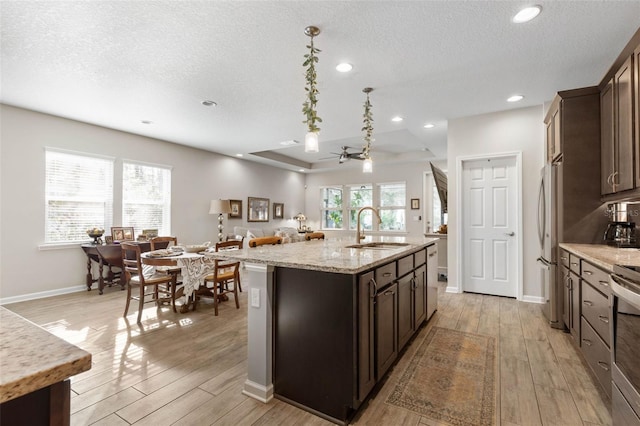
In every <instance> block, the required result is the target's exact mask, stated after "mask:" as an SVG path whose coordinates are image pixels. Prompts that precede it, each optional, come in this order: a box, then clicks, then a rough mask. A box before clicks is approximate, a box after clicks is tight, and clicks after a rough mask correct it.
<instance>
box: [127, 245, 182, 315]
mask: <svg viewBox="0 0 640 426" xmlns="http://www.w3.org/2000/svg"><path fill="white" fill-rule="evenodd" d="M120 248H121V250H122V265H123V268H124V273H125V280H126V282H127V304H126V306H125V308H124V314H123V315H122V316H123V317H126V316H127V313H128V312H129V303H130V302H131V300H132V299H133V300H137V301H138V302H139V303H138V320H137V321H136V322H137V323H140V319H141V318H142V306H143V305H144V304H145V303H148V302H156V304H157V305H158V307H160V302H161V300H162V299H160V297H159V295H160V293H162V294H163V295H166V298H170V297H171V286H175V275H168V274H166V273H159V272H156V271H155V270H153V272H151V273H149V272H147V274H146V275H145V272H144V271H143V268H142V258H141V253H142V252H141V250H140V246H139V245H138V244H131V243H125V242H121V243H120ZM133 287H138V288H139V294H138V295H137V296H135V295H133V294H132V291H131V289H132V288H133ZM147 296H152V298H151V300H145V298H146V297H147ZM174 309H175V307H174Z"/></svg>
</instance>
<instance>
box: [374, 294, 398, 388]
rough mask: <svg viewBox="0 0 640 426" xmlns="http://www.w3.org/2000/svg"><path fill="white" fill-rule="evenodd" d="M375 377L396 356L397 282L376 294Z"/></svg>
mask: <svg viewBox="0 0 640 426" xmlns="http://www.w3.org/2000/svg"><path fill="white" fill-rule="evenodd" d="M375 324H376V332H375V336H376V343H375V347H376V377H378V378H381V377H382V376H384V374H385V373H386V372H387V370H388V369H389V367H391V365H392V364H393V363H394V361H395V360H396V358H397V357H398V284H396V283H394V284H391V285H390V286H388V287H386V288H385V289H383V290H380V291H379V292H378V294H377V295H376V313H375Z"/></svg>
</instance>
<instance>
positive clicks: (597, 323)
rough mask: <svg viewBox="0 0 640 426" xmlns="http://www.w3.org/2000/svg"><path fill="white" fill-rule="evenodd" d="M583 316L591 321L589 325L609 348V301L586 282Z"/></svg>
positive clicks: (583, 290)
mask: <svg viewBox="0 0 640 426" xmlns="http://www.w3.org/2000/svg"><path fill="white" fill-rule="evenodd" d="M582 316H583V317H584V318H585V319H586V320H587V321H589V324H591V326H592V327H593V329H594V330H595V331H596V332H597V333H598V335H599V336H600V337H601V338H602V340H604V342H605V343H606V344H607V346H608V345H609V342H610V341H611V339H610V332H609V299H608V298H606V297H604V296H603V295H602V293H600V292H599V291H597V290H596V289H595V288H593V287H591V285H590V284H588V283H587V282H585V281H583V282H582Z"/></svg>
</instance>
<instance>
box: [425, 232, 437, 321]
mask: <svg viewBox="0 0 640 426" xmlns="http://www.w3.org/2000/svg"><path fill="white" fill-rule="evenodd" d="M437 247H438V246H437V245H436V244H434V245H432V246H429V247H427V320H428V319H430V318H431V316H432V315H433V313H434V312H435V311H436V309H438V248H437Z"/></svg>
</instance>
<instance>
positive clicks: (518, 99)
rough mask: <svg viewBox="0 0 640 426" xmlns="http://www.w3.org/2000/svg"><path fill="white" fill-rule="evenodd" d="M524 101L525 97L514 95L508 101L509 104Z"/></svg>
mask: <svg viewBox="0 0 640 426" xmlns="http://www.w3.org/2000/svg"><path fill="white" fill-rule="evenodd" d="M523 99H524V96H522V95H513V96H511V97H510V98H508V99H507V102H518V101H521V100H523Z"/></svg>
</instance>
